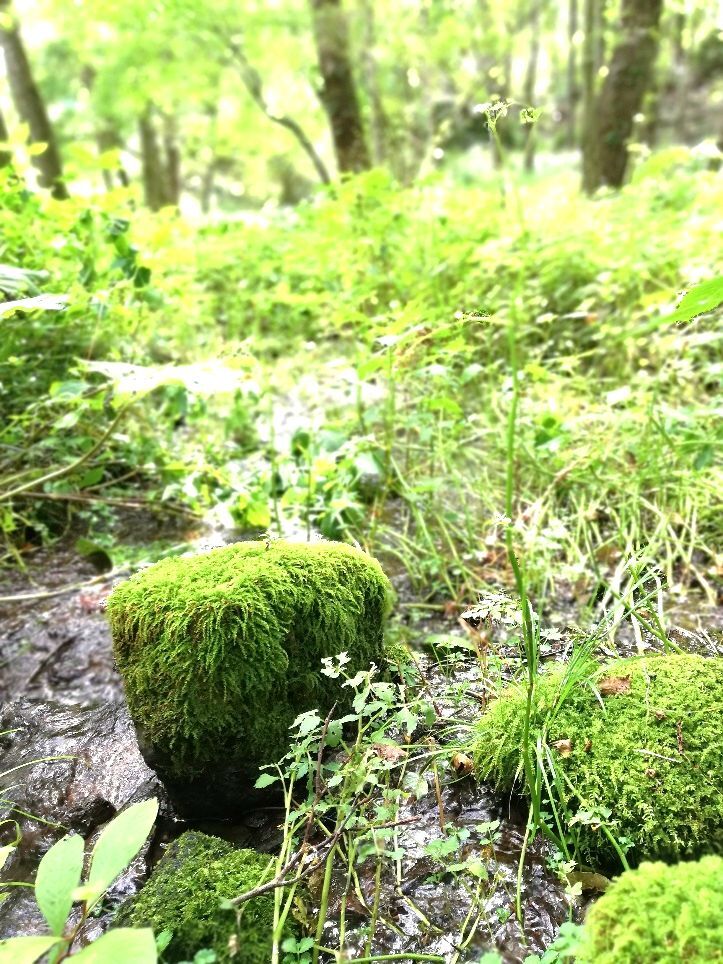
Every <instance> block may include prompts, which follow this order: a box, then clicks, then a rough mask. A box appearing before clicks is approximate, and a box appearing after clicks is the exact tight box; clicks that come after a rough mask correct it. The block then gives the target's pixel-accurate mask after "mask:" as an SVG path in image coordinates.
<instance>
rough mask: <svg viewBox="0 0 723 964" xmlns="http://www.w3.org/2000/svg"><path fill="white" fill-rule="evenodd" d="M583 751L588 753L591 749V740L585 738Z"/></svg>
mask: <svg viewBox="0 0 723 964" xmlns="http://www.w3.org/2000/svg"><path fill="white" fill-rule="evenodd" d="M583 750H584V751H585V753H589V752H590V750H592V740H585V746H584V747H583Z"/></svg>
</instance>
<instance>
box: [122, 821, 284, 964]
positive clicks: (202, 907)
mask: <svg viewBox="0 0 723 964" xmlns="http://www.w3.org/2000/svg"><path fill="white" fill-rule="evenodd" d="M268 867H269V857H268V856H267V855H264V854H259V853H257V852H256V851H255V850H235V849H234V848H233V847H232V845H231V844H229V843H226V841H224V840H219V839H217V838H216V837H208V836H206V834H203V833H197V832H195V831H189V832H187V833H184V834H182V836H180V837H179V838H178V839H177V840H175V841H174V842H173V843H172V844H171V845H170V846H169V847H168V850H167V851H166V853H165V854H164V855H163V857H162V858H161V860H160V861H159V863H158V865H157V866H156V868H155V870H154V871H153V874H152V875H151V877H150V879H149V881H148V882H147V883H146V885H145V887H144V888H143V889H142V890H141V891H140V893H138V894H137V895H136V896H135V897H132V898H131V899H130V900H129V901H127V902H126V903H125V904H123V906H122V907H121V908H120V910H119V912H118V914H117V916H116V919H115V921H114V926H116V927H152V928H153V931H154V933H155V934H156V935H158V934H160V933H161V932H162V931H172V932H173V937H172V938H171V942H170V944H169V945H168V948H167V949H166V950H165V951H164V955H163V959H164V960H165V961H168V962H170V964H175V962H178V961H186V960H189V961H190V960H193V956H194V954H195V953H196V951H198V950H200V949H201V948H209V949H211V950H214V951H215V952H216V957H217V959H218V961H219V962H225V961H243V964H268V962H269V960H270V959H271V945H272V936H273V923H274V897H273V893H267V894H261V895H260V896H259V897H254V898H252V899H251V900H249V901H247V902H246V903H245V904H244V905H243V911H242V913H240V914H239V915H237V913H236V911H235V910H222V909H221V906H220V905H221V902H222V901H224V900H229V899H231V898H233V897H236V896H238V895H239V894H242V893H244V892H245V891H248V890H251V889H252V888H254V887H256V886H258V885H259V884H260V883H263V882H264V881H265V880H266V879H267V877H268V876H270V875H268V874H267V875H266V876H264V875H265V872H266V871H267V870H268ZM235 948H238V949H239V950H238V951H237V953H235V954H234V953H232V952H233V951H234V949H235Z"/></svg>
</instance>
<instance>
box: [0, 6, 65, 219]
mask: <svg viewBox="0 0 723 964" xmlns="http://www.w3.org/2000/svg"><path fill="white" fill-rule="evenodd" d="M9 11H10V0H0V13H4V14H6V15H7V14H9ZM0 47H2V50H3V54H4V56H5V68H6V71H7V77H8V83H9V86H10V93H11V95H12V98H13V103H14V104H15V109H16V110H17V112H18V114H19V116H20V119H21V120H22V121H24V122H25V123H26V124H27V125H28V128H29V129H30V139H31V141H32V142H33V143H34V144H46V145H47V146H46V148H45V150H44V151H43V153H42V154H36V155H34V156H33V164H34V165H35V167H36V168H37V170H38V183H39V184H40V186H41V187H44V188H49V189H50V192H51V193H52V195H53V197H55V198H58V200H61V201H64V200H66V199H67V198H68V189H67V187H66V186H65V183H64V181H63V166H62V163H61V160H60V151H59V150H58V143H57V141H56V138H55V132H54V131H53V128H52V126H51V124H50V120H49V118H48V112H47V110H46V107H45V103H44V101H43V98H42V97H41V95H40V91H39V90H38V87H37V84H36V83H35V80H34V78H33V74H32V70H31V68H30V61H29V60H28V55H27V53H26V51H25V46H24V45H23V41H22V38H21V36H20V30H19V27H18V25H17V23H15V24H13V25H12V26H11V27H0Z"/></svg>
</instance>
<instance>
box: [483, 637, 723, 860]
mask: <svg viewBox="0 0 723 964" xmlns="http://www.w3.org/2000/svg"><path fill="white" fill-rule="evenodd" d="M564 678H565V668H564V667H557V668H555V669H554V670H552V671H551V672H550V673H548V674H547V675H545V676H542V677H541V678H540V680H539V682H538V684H537V686H536V688H535V693H534V699H533V710H532V718H531V730H530V740H531V744H532V746H533V747H534V746H535V745H536V744H537V741H538V739H540V740H542V741H543V742H544V743H545V744H546V745H547V747H548V748H549V751H550V755H549V758H548V759H551V760H552V761H553V764H554V769H555V770H556V771H557V772H558V774H559V775H561V777H562V779H559V780H558V781H557V787H558V795H560V796H561V797H562V803H563V805H564V807H565V808H566V809H567V810H568V811H570V810H572V811H573V812H574V811H576V810H579V811H581V815H582V814H585V813H586V814H589V815H591V816H592V817H593V818H594V815H595V814H597V815H599V816H600V822H603V823H605V824H606V826H608V827H609V829H610V831H611V833H612V835H613V836H614V837H616V838H617V839H618V840H621V841H623V840H625V838H627V841H628V842H630V843H631V846H632V851H631V853H630V854H629V859H631V860H640V859H642V858H656V857H664V858H667V859H677V858H680V857H686V856H694V855H698V854H700V853H702V852H705V851H710V850H714V851H723V797H722V796H721V792H720V788H721V786H722V785H723V738H722V737H723V716H722V715H721V710H722V709H723V659H718V658H714V659H706V658H704V657H701V656H686V655H680V656H678V655H671V656H663V655H651V656H645V657H633V658H631V659H625V660H617V661H615V662H613V663H610V664H609V665H608V666H605V667H602V668H600V669H598V670H597V671H595V672H594V673H593V674H592V675H591V678H590V679H589V681H588V682H586V683H584V684H578V685H577V686H576V687H574V688H573V689H572V692H571V693H569V694H568V695H567V696H566V698H565V699H564V700H563V701H562V703H561V701H560V693H561V687H562V684H563V681H564ZM606 680H618V681H622V682H619V683H618V684H617V688H619V689H620V690H621V691H620V692H618V693H610V692H609V690H610V689H611V688H613V689H614V688H615V684H610V683H608V684H607V686H606V685H605V683H604V681H606ZM600 687H601V688H602V691H601V690H600ZM606 691H608V695H601V693H602V694H605V692H606ZM526 699H527V697H526V690H525V689H524V688H523V687H521V686H518V687H513V688H511V689H508V690H506V691H505V692H504V693H502V695H501V696H500V698H499V699H498V700H496V701H495V702H494V703H493V704H492V706H491V707H490V709H489V711H488V712H487V713H486V714H485V715H484V716H483V717H482V720H481V721H480V723H479V726H478V729H477V732H476V737H475V740H476V742H475V749H474V757H475V765H476V771H477V773H478V774H479V775H480V776H481V777H483V778H488V777H491V778H492V779H493V780H494V781H495V782H496V783H497V785H498V786H500V787H504V788H505V789H511V788H512V787H513V786H514V784H515V782H516V780H517V777H518V774H519V773H520V772H521V753H522V741H523V726H524V718H525V707H526ZM557 741H570V743H571V751H570V747H569V746H567V744H566V743H563V744H561V745H560V746H559V747H555V743H556V742H557ZM681 748H682V752H681ZM573 788H574V790H573ZM523 790H524V791H525V792H526V791H527V790H528V788H527V787H523ZM608 812H609V813H608ZM584 820H585V818H583V822H582V825H580V826H579V834H580V840H579V843H580V849H581V856H582V857H583V858H584V859H586V860H589V861H590V862H591V863H596V862H602V863H603V864H605V863H606V862H608V861H610V860H611V859H612V858H614V850H613V849H612V846H611V844H610V841H609V839H608V838H607V836H606V835H605V834H604V833H603V832H602V831H601V830H599V829H595V827H596V821H595V820H594V819H588V820H587V823H586V822H584ZM575 826H576V827H577V826H578V824H576V825H575Z"/></svg>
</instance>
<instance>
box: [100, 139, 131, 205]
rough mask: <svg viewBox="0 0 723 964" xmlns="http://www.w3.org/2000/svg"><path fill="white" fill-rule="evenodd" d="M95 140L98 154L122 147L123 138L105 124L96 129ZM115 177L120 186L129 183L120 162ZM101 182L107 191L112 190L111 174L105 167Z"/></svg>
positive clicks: (126, 173) (126, 172) (126, 185)
mask: <svg viewBox="0 0 723 964" xmlns="http://www.w3.org/2000/svg"><path fill="white" fill-rule="evenodd" d="M95 142H96V144H97V145H98V153H99V154H105V153H106V151H115V150H120V149H121V148H122V147H123V138H122V137H121V135H120V134H119V133H118V131H117V130H116V129H115V128H114V127H112V126H111V125H110V124H106V126H104V127H99V128H98V129H97V131H96V134H95ZM116 177H117V178H118V183H119V184H120V186H121V187H128V185H129V184H130V183H131V179H130V177H129V176H128V171H126V169H125V168H124V167H123V165H122V164H120V163H119V164H118V167H117V169H116ZM103 182H104V184H105V186H106V189H107V190H108V191H112V190H113V188H114V186H115V185H114V183H113V174H112V172H111V171H109V170H108V169H107V168H104V169H103Z"/></svg>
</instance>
